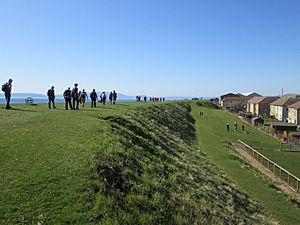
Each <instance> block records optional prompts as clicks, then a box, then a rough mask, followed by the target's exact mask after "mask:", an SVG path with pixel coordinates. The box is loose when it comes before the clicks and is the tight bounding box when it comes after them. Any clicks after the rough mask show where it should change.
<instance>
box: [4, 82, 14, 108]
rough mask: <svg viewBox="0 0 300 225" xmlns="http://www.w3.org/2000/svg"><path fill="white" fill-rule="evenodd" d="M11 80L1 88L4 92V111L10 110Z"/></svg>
mask: <svg viewBox="0 0 300 225" xmlns="http://www.w3.org/2000/svg"><path fill="white" fill-rule="evenodd" d="M12 82H13V80H12V79H9V80H8V82H7V83H5V84H4V85H3V86H4V87H3V88H2V90H3V91H4V95H5V99H6V107H5V109H8V110H9V109H12V108H11V106H10V99H11V91H12Z"/></svg>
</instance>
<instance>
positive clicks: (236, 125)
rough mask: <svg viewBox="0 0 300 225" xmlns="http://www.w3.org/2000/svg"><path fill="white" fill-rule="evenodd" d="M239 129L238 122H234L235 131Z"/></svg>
mask: <svg viewBox="0 0 300 225" xmlns="http://www.w3.org/2000/svg"><path fill="white" fill-rule="evenodd" d="M237 129H238V124H237V122H234V130H235V131H237Z"/></svg>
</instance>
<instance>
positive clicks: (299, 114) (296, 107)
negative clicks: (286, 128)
mask: <svg viewBox="0 0 300 225" xmlns="http://www.w3.org/2000/svg"><path fill="white" fill-rule="evenodd" d="M288 122H289V123H294V124H297V125H300V101H298V102H296V103H294V104H292V105H290V106H288Z"/></svg>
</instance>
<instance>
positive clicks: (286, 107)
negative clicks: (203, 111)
mask: <svg viewBox="0 0 300 225" xmlns="http://www.w3.org/2000/svg"><path fill="white" fill-rule="evenodd" d="M219 104H220V105H221V106H222V107H224V108H227V109H229V110H234V111H244V112H248V113H251V114H253V116H257V117H264V118H265V117H274V118H276V119H277V120H278V121H282V122H288V123H293V124H297V125H300V95H289V96H283V97H274V96H261V95H259V94H257V93H255V92H253V93H251V94H250V95H247V96H245V95H241V94H233V93H229V94H226V95H222V96H221V97H220V99H219Z"/></svg>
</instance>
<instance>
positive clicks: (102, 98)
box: [101, 91, 106, 105]
mask: <svg viewBox="0 0 300 225" xmlns="http://www.w3.org/2000/svg"><path fill="white" fill-rule="evenodd" d="M101 100H102V104H103V105H105V102H106V94H105V91H103V92H102V94H101Z"/></svg>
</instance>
